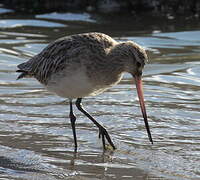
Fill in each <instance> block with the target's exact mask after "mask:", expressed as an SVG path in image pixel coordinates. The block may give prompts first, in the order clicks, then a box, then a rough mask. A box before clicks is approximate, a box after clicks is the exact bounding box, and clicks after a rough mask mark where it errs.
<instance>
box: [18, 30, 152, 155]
mask: <svg viewBox="0 0 200 180" xmlns="http://www.w3.org/2000/svg"><path fill="white" fill-rule="evenodd" d="M146 61H147V54H146V52H145V50H144V49H143V48H142V47H141V46H139V45H138V44H136V43H134V42H132V41H127V42H117V41H115V40H114V39H112V38H111V37H110V36H108V35H105V34H103V33H96V32H93V33H84V34H76V35H72V36H66V37H63V38H60V39H57V40H56V41H54V42H52V43H50V44H49V45H48V46H47V47H46V48H44V49H43V51H41V52H40V53H39V54H37V55H36V56H34V57H32V58H31V59H30V60H28V61H27V62H25V63H22V64H19V65H18V66H17V67H18V68H19V69H18V70H17V72H19V73H21V74H20V75H19V76H18V78H17V79H20V78H24V77H34V78H36V79H37V80H38V81H39V82H40V83H41V84H43V85H44V86H45V87H46V89H47V90H49V91H50V92H53V93H55V94H57V95H59V96H61V97H64V98H68V99H69V104H70V113H69V118H70V120H71V126H72V131H73V137H74V145H75V151H76V150H77V138H76V129H75V121H76V117H75V115H74V113H73V107H72V99H74V98H75V99H76V103H75V104H76V107H77V108H78V110H80V111H81V112H82V113H83V114H84V115H86V116H87V117H88V118H89V119H90V120H91V121H92V122H93V123H94V124H95V125H96V126H97V127H98V128H99V137H101V138H102V143H103V148H104V149H106V146H105V138H106V140H107V142H108V143H109V144H110V145H111V146H112V148H113V149H116V147H115V146H114V144H113V142H112V140H111V138H110V136H109V134H108V132H107V130H106V129H105V128H104V127H103V126H102V125H100V124H99V123H98V122H97V121H96V120H95V119H94V118H93V117H92V116H91V115H90V114H89V113H88V112H87V111H86V110H85V109H84V108H83V106H82V103H81V102H82V98H83V97H86V96H94V95H97V94H100V93H102V92H104V91H106V90H107V89H108V88H110V87H111V86H113V85H115V84H117V83H119V81H120V80H121V78H122V76H123V74H124V72H128V73H130V74H131V75H132V76H133V77H134V79H135V84H136V88H137V93H138V97H139V101H140V106H141V111H142V114H143V118H144V122H145V126H146V130H147V134H148V137H149V140H150V142H151V143H153V140H152V137H151V132H150V128H149V125H148V120H147V115H146V109H145V104H144V97H143V88H142V80H141V76H142V70H143V68H144V65H145V63H146Z"/></svg>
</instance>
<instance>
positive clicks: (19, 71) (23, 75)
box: [16, 70, 29, 80]
mask: <svg viewBox="0 0 200 180" xmlns="http://www.w3.org/2000/svg"><path fill="white" fill-rule="evenodd" d="M16 72H18V73H21V74H20V75H19V76H18V77H17V80H18V79H21V78H24V77H26V76H29V73H28V72H27V71H24V70H17V71H16Z"/></svg>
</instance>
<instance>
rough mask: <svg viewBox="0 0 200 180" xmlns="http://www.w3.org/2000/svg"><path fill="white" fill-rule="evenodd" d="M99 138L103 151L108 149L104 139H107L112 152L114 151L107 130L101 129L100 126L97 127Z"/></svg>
mask: <svg viewBox="0 0 200 180" xmlns="http://www.w3.org/2000/svg"><path fill="white" fill-rule="evenodd" d="M99 138H102V144H103V148H104V150H106V149H110V148H109V146H108V145H106V144H105V138H106V139H107V141H108V143H109V144H110V146H111V147H112V148H113V150H115V149H116V147H115V145H114V144H113V142H112V140H111V138H110V136H109V134H108V132H107V130H106V129H105V128H104V127H102V126H100V127H99Z"/></svg>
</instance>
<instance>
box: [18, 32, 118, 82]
mask: <svg viewBox="0 0 200 180" xmlns="http://www.w3.org/2000/svg"><path fill="white" fill-rule="evenodd" d="M115 43H116V41H115V40H113V39H112V38H111V37H109V36H107V35H105V34H102V33H85V34H78V35H72V36H67V37H63V38H60V39H58V40H56V41H55V42H52V43H50V44H49V45H48V46H47V47H46V48H44V50H43V51H42V52H41V53H39V54H38V55H36V56H34V57H33V58H31V59H30V60H29V61H27V62H25V63H22V64H19V65H18V66H17V67H18V68H19V70H18V72H20V71H23V72H27V74H28V75H31V76H34V77H35V78H36V79H38V80H39V81H40V82H41V83H43V84H47V82H48V79H49V78H50V77H51V75H52V74H55V73H57V72H59V71H62V70H63V69H65V68H67V67H69V66H71V65H72V64H76V66H77V63H78V64H81V63H82V62H83V61H85V60H88V59H89V58H90V57H94V56H95V55H96V54H99V55H101V56H102V57H104V56H106V49H108V48H110V47H112V46H113V45H114V44H115ZM102 59H103V58H102Z"/></svg>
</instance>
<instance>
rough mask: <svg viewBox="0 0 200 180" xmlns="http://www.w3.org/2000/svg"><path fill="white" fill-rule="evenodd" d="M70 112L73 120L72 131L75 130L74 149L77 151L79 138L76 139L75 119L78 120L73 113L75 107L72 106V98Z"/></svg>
mask: <svg viewBox="0 0 200 180" xmlns="http://www.w3.org/2000/svg"><path fill="white" fill-rule="evenodd" d="M69 103H70V113H69V118H70V121H71V126H72V131H73V136H74V151H75V152H76V151H77V139H76V129H75V121H76V116H75V115H74V113H73V107H72V101H71V100H70V102H69Z"/></svg>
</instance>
